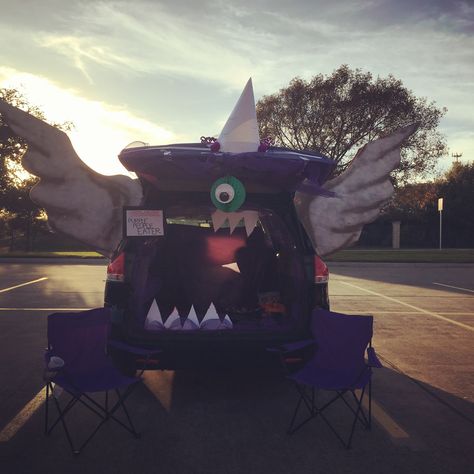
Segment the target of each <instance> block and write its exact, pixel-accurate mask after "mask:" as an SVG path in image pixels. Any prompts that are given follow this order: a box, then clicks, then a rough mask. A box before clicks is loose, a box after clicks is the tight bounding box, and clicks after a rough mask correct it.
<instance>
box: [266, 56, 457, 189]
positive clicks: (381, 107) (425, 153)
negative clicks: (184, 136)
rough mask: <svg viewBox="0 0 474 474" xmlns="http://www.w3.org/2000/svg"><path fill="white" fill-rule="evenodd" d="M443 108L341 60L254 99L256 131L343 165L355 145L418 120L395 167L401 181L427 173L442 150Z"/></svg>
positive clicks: (391, 79) (395, 81)
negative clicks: (328, 71)
mask: <svg viewBox="0 0 474 474" xmlns="http://www.w3.org/2000/svg"><path fill="white" fill-rule="evenodd" d="M446 111H447V109H446V108H442V109H439V108H437V107H436V105H435V103H434V102H428V100H427V99H425V98H417V97H415V96H414V95H413V93H412V92H411V91H409V90H408V89H406V88H405V87H404V86H403V84H402V82H401V81H400V80H398V79H395V78H394V77H393V76H391V75H389V76H388V77H387V78H380V77H377V79H374V78H373V77H372V74H371V73H369V72H367V73H364V72H362V71H361V70H359V69H356V70H351V69H350V68H349V67H348V66H346V65H342V66H341V67H339V68H338V69H337V70H335V71H334V72H333V73H332V74H331V75H330V76H328V77H324V76H323V75H321V74H319V75H317V76H314V77H313V78H312V79H311V80H310V81H305V80H304V79H301V78H298V77H296V78H294V79H292V80H291V81H290V83H289V85H288V86H287V87H286V88H283V89H280V91H279V92H277V93H275V94H272V95H268V96H264V97H263V98H262V99H261V100H259V101H258V103H257V118H258V121H259V124H260V125H259V126H260V136H262V137H270V138H271V139H272V140H273V143H274V144H275V145H279V146H288V147H291V148H297V149H308V150H315V151H318V152H321V153H323V154H325V155H327V156H329V157H331V158H333V159H334V160H335V161H336V162H337V163H338V167H337V170H336V173H340V172H341V171H343V170H344V169H345V168H346V167H347V166H348V164H349V163H350V162H351V160H352V158H353V157H354V156H355V153H356V151H357V149H358V148H359V147H360V146H362V145H363V144H365V143H367V142H368V141H372V140H375V139H377V138H379V137H381V136H383V135H386V134H388V133H390V132H392V131H394V130H396V129H397V128H399V127H402V126H405V125H408V124H410V123H414V122H417V123H419V128H418V130H417V132H416V133H414V134H413V135H412V136H411V137H410V138H408V139H407V141H406V143H405V144H404V145H403V147H402V162H401V166H400V169H399V170H398V171H397V172H396V178H397V180H398V181H399V182H400V183H404V182H408V181H411V180H412V179H414V178H417V179H419V178H420V177H426V176H428V175H430V174H431V173H432V172H433V171H434V169H435V165H436V163H437V160H438V159H439V158H440V157H441V156H443V155H445V154H446V153H447V151H448V150H447V146H446V141H445V139H444V137H443V136H442V135H441V133H440V132H439V131H438V130H437V127H438V124H439V121H440V119H441V117H442V116H443V115H444V114H445V113H446Z"/></svg>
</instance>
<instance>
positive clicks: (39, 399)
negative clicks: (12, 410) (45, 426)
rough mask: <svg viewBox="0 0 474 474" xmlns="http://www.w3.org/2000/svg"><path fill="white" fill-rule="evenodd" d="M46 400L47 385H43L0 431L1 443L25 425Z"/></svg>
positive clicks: (9, 438)
mask: <svg viewBox="0 0 474 474" xmlns="http://www.w3.org/2000/svg"><path fill="white" fill-rule="evenodd" d="M45 400H46V387H43V388H42V389H41V390H40V391H39V392H38V393H37V394H36V396H35V397H34V398H33V399H32V400H30V401H29V402H28V403H27V404H26V405H25V406H24V407H23V408H22V409H21V410H20V411H19V412H18V413H17V415H16V416H15V417H14V418H13V419H12V420H11V421H10V423H8V425H7V426H5V428H3V430H2V431H0V443H5V442H7V441H10V440H11V439H12V438H13V436H15V435H16V433H17V432H18V431H19V430H20V429H21V428H22V427H23V426H24V425H25V423H26V422H27V421H28V420H29V419H30V418H31V417H32V416H33V415H34V414H35V413H36V411H37V410H38V408H40V407H41V405H42V404H43V403H44V401H45Z"/></svg>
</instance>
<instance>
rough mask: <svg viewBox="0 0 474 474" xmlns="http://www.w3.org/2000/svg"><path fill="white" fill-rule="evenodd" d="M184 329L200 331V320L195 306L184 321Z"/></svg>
mask: <svg viewBox="0 0 474 474" xmlns="http://www.w3.org/2000/svg"><path fill="white" fill-rule="evenodd" d="M183 329H185V330H188V331H189V330H193V329H199V319H198V317H197V314H196V310H195V309H194V306H191V309H190V310H189V314H188V317H187V318H186V319H185V320H184V323H183Z"/></svg>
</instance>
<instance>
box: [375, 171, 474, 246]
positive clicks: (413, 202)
mask: <svg viewBox="0 0 474 474" xmlns="http://www.w3.org/2000/svg"><path fill="white" fill-rule="evenodd" d="M440 197H442V198H443V199H444V209H443V246H444V247H458V248H460V247H465V248H472V247H474V164H473V163H470V164H463V163H454V164H453V166H452V168H451V169H450V170H449V171H448V172H447V173H445V174H444V176H442V177H441V178H438V179H436V180H434V181H430V182H425V183H409V184H406V185H404V186H400V187H398V188H397V189H396V190H395V195H394V197H393V199H392V201H391V202H390V203H389V204H388V205H387V206H386V207H385V208H384V210H383V213H382V216H381V219H379V221H384V222H385V221H386V222H392V221H394V220H400V221H402V243H403V245H405V246H412V247H425V246H428V247H436V246H437V245H438V244H439V212H438V198H440Z"/></svg>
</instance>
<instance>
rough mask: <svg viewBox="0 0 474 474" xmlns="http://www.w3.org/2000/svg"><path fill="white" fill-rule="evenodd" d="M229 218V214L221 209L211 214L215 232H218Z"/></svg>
mask: <svg viewBox="0 0 474 474" xmlns="http://www.w3.org/2000/svg"><path fill="white" fill-rule="evenodd" d="M227 217H228V215H227V213H226V212H223V211H221V210H219V209H217V210H216V211H214V212H213V213H212V214H211V218H212V227H214V232H217V231H218V230H219V229H220V228H221V227H222V226H223V225H224V224H225V221H226V220H227Z"/></svg>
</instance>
